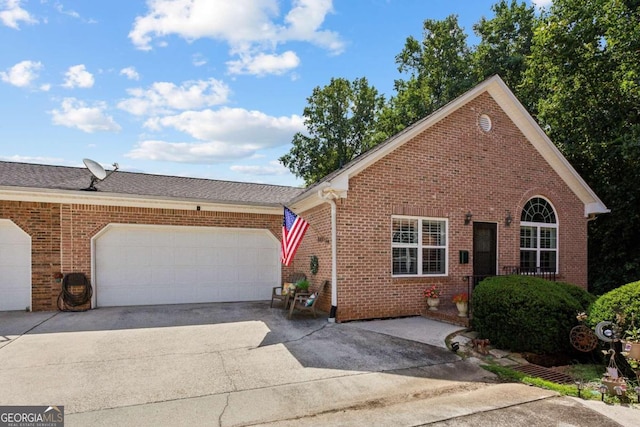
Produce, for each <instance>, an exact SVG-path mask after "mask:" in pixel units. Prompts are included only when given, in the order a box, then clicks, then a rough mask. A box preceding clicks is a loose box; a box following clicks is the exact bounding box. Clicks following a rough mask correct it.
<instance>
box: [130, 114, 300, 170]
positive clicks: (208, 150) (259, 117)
mask: <svg viewBox="0 0 640 427" xmlns="http://www.w3.org/2000/svg"><path fill="white" fill-rule="evenodd" d="M145 126H146V127H147V128H149V129H152V130H161V129H162V128H174V129H176V130H178V131H181V132H184V133H186V134H188V135H189V136H191V137H192V138H195V139H197V140H199V141H197V142H178V143H175V142H167V141H158V140H151V139H149V140H145V141H142V142H141V143H140V144H139V145H138V146H137V147H136V148H135V149H134V150H132V151H130V152H129V153H128V154H127V156H128V157H132V158H136V159H148V160H164V161H173V162H186V163H220V162H227V161H230V160H239V159H246V158H255V157H257V156H258V155H259V154H258V152H259V151H260V150H262V149H265V148H270V147H275V146H280V145H284V144H288V143H290V142H291V138H292V137H293V135H294V134H295V133H296V132H300V131H303V130H304V121H303V119H302V117H299V116H295V115H294V116H291V117H271V116H267V115H266V114H264V113H261V112H258V111H247V110H243V109H240V108H222V109H220V110H218V111H212V110H204V111H187V112H184V113H182V114H179V115H176V116H169V117H162V118H153V119H149V120H147V122H146V123H145ZM240 168H242V167H240ZM273 168H274V169H273V171H277V169H276V166H273ZM245 170H246V171H247V173H248V169H245ZM273 171H272V172H273Z"/></svg>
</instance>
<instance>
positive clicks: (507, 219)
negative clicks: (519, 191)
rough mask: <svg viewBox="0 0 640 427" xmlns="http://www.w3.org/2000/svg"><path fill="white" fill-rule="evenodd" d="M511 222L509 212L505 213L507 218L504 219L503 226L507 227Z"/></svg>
mask: <svg viewBox="0 0 640 427" xmlns="http://www.w3.org/2000/svg"><path fill="white" fill-rule="evenodd" d="M512 222H513V218H511V211H507V216H506V217H505V219H504V225H506V226H507V227H509V226H510V225H511V223H512Z"/></svg>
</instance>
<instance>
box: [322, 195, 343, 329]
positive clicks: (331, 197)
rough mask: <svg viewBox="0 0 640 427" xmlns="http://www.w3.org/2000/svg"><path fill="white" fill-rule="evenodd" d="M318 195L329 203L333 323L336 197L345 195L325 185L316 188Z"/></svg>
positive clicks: (335, 305) (331, 319)
mask: <svg viewBox="0 0 640 427" xmlns="http://www.w3.org/2000/svg"><path fill="white" fill-rule="evenodd" d="M318 197H320V198H321V199H322V200H325V201H326V202H327V203H329V204H330V205H331V311H330V312H329V322H330V323H335V321H336V312H337V311H338V244H337V240H338V226H337V206H336V199H339V198H343V197H345V195H344V193H343V192H338V191H337V190H335V189H333V188H330V187H325V188H323V189H321V190H318Z"/></svg>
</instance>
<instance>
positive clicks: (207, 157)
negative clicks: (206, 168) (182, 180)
mask: <svg viewBox="0 0 640 427" xmlns="http://www.w3.org/2000/svg"><path fill="white" fill-rule="evenodd" d="M255 150H256V148H255V147H252V146H239V145H236V146H232V145H229V144H225V143H223V142H218V141H213V142H205V143H188V142H165V141H154V140H150V141H142V142H141V143H140V144H138V146H137V148H134V149H133V150H131V151H130V152H129V153H127V154H125V157H129V158H132V159H145V160H162V161H170V162H181V163H203V164H207V163H221V162H227V161H229V160H236V159H241V158H246V157H250V156H251V155H252V154H253V153H254V152H255Z"/></svg>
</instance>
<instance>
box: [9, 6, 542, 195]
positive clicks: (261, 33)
mask: <svg viewBox="0 0 640 427" xmlns="http://www.w3.org/2000/svg"><path fill="white" fill-rule="evenodd" d="M496 1H497V0H496ZM496 1H494V0H458V1H451V0H333V1H332V0H287V1H284V0H148V1H143V0H109V1H93V0H92V1H88V0H60V1H56V0H0V45H1V46H2V55H0V100H1V101H0V160H9V161H18V162H30V163H41V164H54V165H64V166H82V165H83V164H82V159H83V158H90V159H93V160H95V161H97V162H99V163H101V164H102V165H103V166H104V167H105V168H107V169H110V168H112V166H111V165H112V164H113V163H114V162H115V163H118V164H119V166H120V169H121V170H128V171H136V172H145V173H151V174H162V175H180V176H192V177H201V178H211V179H222V180H231V181H248V182H260V183H269V184H277V185H302V181H301V180H299V179H296V178H295V176H293V175H292V174H290V173H289V171H288V170H287V169H285V168H284V167H283V166H282V165H280V164H279V163H278V160H277V159H278V158H279V157H280V156H281V155H282V154H284V153H286V152H287V151H289V149H290V148H291V139H292V137H293V135H294V134H295V133H296V132H299V131H301V132H304V124H303V118H302V111H303V109H304V107H305V106H306V104H307V101H306V99H307V97H308V96H309V95H310V94H311V92H312V90H313V88H314V87H317V86H320V87H322V86H325V85H327V84H328V83H329V81H330V79H331V78H332V77H343V78H347V79H349V80H353V79H355V78H359V77H366V78H367V79H368V80H369V83H370V84H371V85H373V86H375V87H376V88H377V89H378V91H379V92H381V93H383V94H384V95H385V96H386V97H387V98H389V97H390V96H391V95H393V81H394V79H397V78H399V77H401V76H400V74H399V73H398V71H397V68H396V65H395V62H394V58H395V56H396V55H397V54H398V53H399V52H400V51H401V50H402V47H403V45H404V41H405V40H406V38H407V37H408V36H414V37H416V38H418V39H421V38H422V37H421V34H422V23H423V21H424V20H425V19H443V18H445V17H446V16H448V15H450V14H457V15H458V16H459V21H460V23H461V25H462V26H464V28H465V29H466V31H467V33H468V34H469V35H470V37H471V38H470V41H471V43H472V44H473V43H474V42H475V39H474V38H473V35H472V33H473V32H472V29H471V28H472V25H473V24H474V23H476V22H477V21H478V20H479V19H480V18H481V17H482V16H485V17H491V15H492V13H491V5H492V4H494V3H495V2H496ZM535 3H537V5H538V6H540V7H542V6H544V5H546V4H549V3H550V0H544V1H543V0H537V1H536V2H535Z"/></svg>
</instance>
